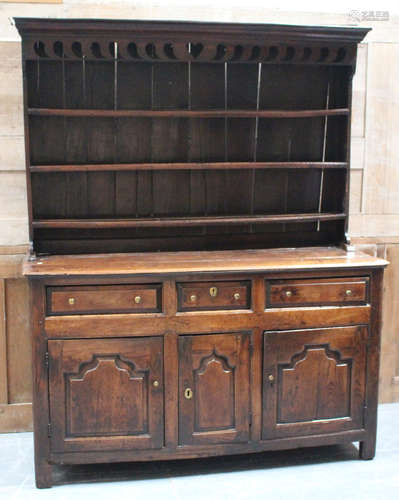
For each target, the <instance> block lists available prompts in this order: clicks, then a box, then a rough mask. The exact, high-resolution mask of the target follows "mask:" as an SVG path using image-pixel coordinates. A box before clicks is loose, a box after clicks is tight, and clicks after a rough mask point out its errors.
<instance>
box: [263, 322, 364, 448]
mask: <svg viewBox="0 0 399 500" xmlns="http://www.w3.org/2000/svg"><path fill="white" fill-rule="evenodd" d="M367 334H368V330H367V328H366V327H364V326H360V327H342V328H324V329H320V330H293V331H280V332H266V333H265V334H264V384H263V434H262V438H263V439H270V438H276V437H290V436H295V435H299V436H300V435H309V434H320V433H326V432H339V431H344V430H350V429H360V428H362V427H363V405H364V396H365V372H366V343H367V342H366V340H367Z"/></svg>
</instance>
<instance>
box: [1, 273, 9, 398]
mask: <svg viewBox="0 0 399 500" xmlns="http://www.w3.org/2000/svg"><path fill="white" fill-rule="evenodd" d="M7 403H8V374H7V334H6V288H5V280H4V279H0V404H7Z"/></svg>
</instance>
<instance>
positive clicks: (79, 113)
mask: <svg viewBox="0 0 399 500" xmlns="http://www.w3.org/2000/svg"><path fill="white" fill-rule="evenodd" d="M28 114H29V115H32V116H69V117H74V116H75V117H89V118H90V117H91V118H96V117H102V118H106V117H108V118H127V117H136V118H145V117H148V118H312V117H318V116H336V115H348V114H349V108H336V109H303V110H281V109H280V110H279V109H261V110H248V109H196V110H193V109H66V108H28Z"/></svg>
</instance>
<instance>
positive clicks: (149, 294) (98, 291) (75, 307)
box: [47, 284, 162, 316]
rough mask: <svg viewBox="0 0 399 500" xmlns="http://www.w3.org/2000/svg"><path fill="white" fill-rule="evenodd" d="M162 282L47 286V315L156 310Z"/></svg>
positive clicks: (158, 307)
mask: <svg viewBox="0 0 399 500" xmlns="http://www.w3.org/2000/svg"><path fill="white" fill-rule="evenodd" d="M161 299H162V285H161V284H150V285H101V286H56V287H48V288H47V315H48V316H54V315H69V314H112V313H144V312H160V311H161V309H162V306H161Z"/></svg>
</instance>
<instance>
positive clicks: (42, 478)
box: [35, 460, 53, 489]
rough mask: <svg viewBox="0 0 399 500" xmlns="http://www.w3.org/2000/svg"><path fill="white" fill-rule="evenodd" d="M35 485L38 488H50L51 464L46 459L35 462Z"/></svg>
mask: <svg viewBox="0 0 399 500" xmlns="http://www.w3.org/2000/svg"><path fill="white" fill-rule="evenodd" d="M35 469H36V486H37V487H38V488H40V489H42V488H51V487H52V485H53V466H52V465H50V464H49V463H48V462H47V461H44V460H43V461H41V462H40V463H36V467H35Z"/></svg>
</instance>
